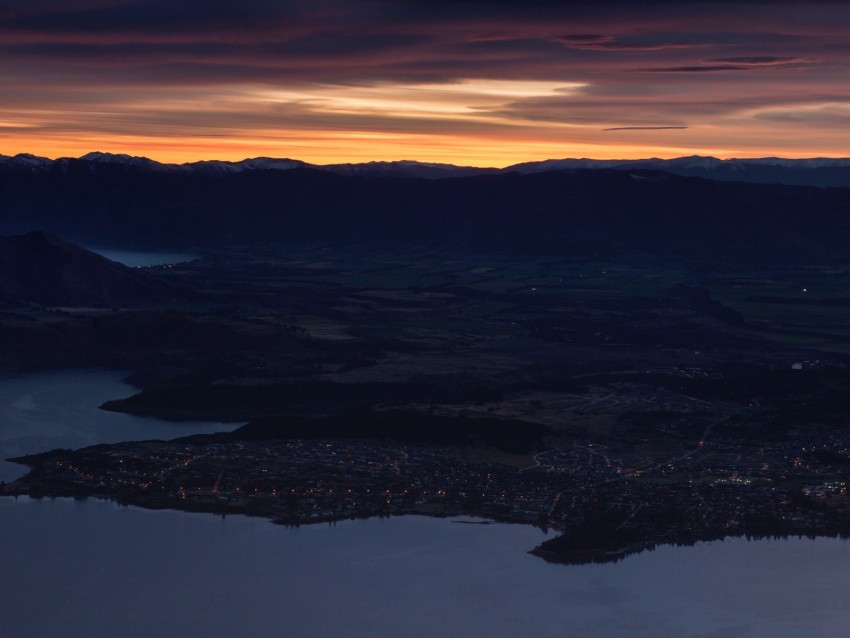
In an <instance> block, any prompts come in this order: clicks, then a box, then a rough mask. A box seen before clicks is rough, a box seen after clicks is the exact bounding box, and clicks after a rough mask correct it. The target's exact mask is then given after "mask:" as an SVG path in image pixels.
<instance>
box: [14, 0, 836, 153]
mask: <svg viewBox="0 0 850 638" xmlns="http://www.w3.org/2000/svg"><path fill="white" fill-rule="evenodd" d="M94 150H97V151H105V152H112V153H127V154H130V155H142V156H146V157H150V158H152V159H156V160H158V161H162V162H176V163H180V162H187V161H197V160H202V159H223V160H240V159H243V158H246V157H259V156H268V157H291V158H295V159H300V160H304V161H308V162H312V163H316V164H329V163H337V162H362V161H370V160H400V159H408V160H419V161H427V162H446V163H452V164H458V165H472V166H500V167H501V166H507V165H510V164H514V163H517V162H522V161H534V160H542V159H548V158H565V157H591V158H597V159H630V158H641V157H665V158H669V157H679V156H684V155H694V154H698V155H714V156H716V157H721V158H730V157H765V156H781V157H847V156H850V2H847V1H844V0H842V1H837V0H836V1H811V0H809V1H806V2H800V1H794V0H787V1H781V0H776V1H767V0H763V1H756V0H751V1H749V2H733V1H729V0H713V1H706V2H693V1H683V0H631V1H624V0H619V1H617V0H584V1H583V2H572V1H569V0H560V1H555V0H550V1H534V0H527V1H524V2H516V1H506V0H470V1H462V0H395V1H387V0H308V1H305V0H300V1H297V2H296V1H290V0H279V1H272V0H239V1H235V0H0V154H5V155H14V154H17V153H33V154H35V155H41V156H46V157H52V158H53V157H68V156H71V157H76V156H79V155H82V154H84V153H87V152H89V151H94Z"/></svg>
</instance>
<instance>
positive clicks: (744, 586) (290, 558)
mask: <svg viewBox="0 0 850 638" xmlns="http://www.w3.org/2000/svg"><path fill="white" fill-rule="evenodd" d="M63 384H70V385H66V386H64V387H65V390H63V391H53V392H52V393H48V394H45V391H44V388H45V386H50V387H54V388H55V387H57V386H62V385H63ZM110 384H111V385H110ZM27 387H28V388H29V390H26V388H27ZM10 388H11V389H10ZM107 390H109V391H115V393H114V394H113V395H112V396H107V397H106V398H115V397H117V396H122V395H125V394H127V392H128V387H127V386H126V385H123V384H121V383H120V381H119V380H118V376H117V375H114V374H112V373H103V372H84V373H76V372H62V373H49V374H46V375H27V376H24V377H13V378H6V379H2V380H0V396H2V397H6V399H4V400H3V401H2V402H0V423H5V422H6V419H7V417H8V416H9V414H10V410H11V413H12V414H13V415H14V416H15V418H16V419H17V422H18V423H19V424H21V423H23V421H22V420H21V418H20V416H21V415H20V410H21V409H23V410H24V411H27V410H28V411H29V412H30V414H31V416H32V417H33V419H34V421H33V426H34V429H35V430H36V431H40V429H41V425H40V424H39V421H38V419H39V418H40V417H39V416H38V415H39V414H41V415H50V418H51V419H53V418H54V417H55V416H56V415H59V414H64V413H67V414H69V415H71V417H72V418H71V419H70V420H69V425H68V426H67V429H68V430H74V429H75V426H74V425H73V424H74V423H77V424H86V423H88V424H89V425H87V426H86V427H85V428H84V430H85V432H84V433H83V434H82V435H81V436H83V437H84V438H89V437H92V436H97V435H98V434H97V433H98V432H100V431H101V430H99V429H97V428H98V427H99V426H96V427H95V426H91V425H90V423H91V422H97V421H99V417H100V416H102V415H106V414H108V413H104V412H102V411H97V410H96V409H94V407H95V406H96V405H97V404H98V403H99V402H100V401H101V400H102V397H103V394H104V393H107V394H108V392H107ZM9 397H17V399H15V400H14V401H12V402H11V403H10V402H9V401H8V398H9ZM87 397H91V398H90V399H87ZM68 401H70V404H68V405H65V403H66V402H68ZM10 406H14V407H11V408H10ZM16 410H18V412H16ZM118 416H120V415H118ZM109 418H111V417H109ZM144 421H146V422H147V425H148V426H149V427H152V428H153V427H170V428H183V429H184V431H183V432H181V433H188V432H185V429H186V428H187V427H193V426H187V425H186V424H161V423H160V424H156V423H154V422H151V420H144ZM18 427H20V425H19V426H18ZM57 427H58V426H57V424H56V423H55V422H54V423H52V424H51V425H48V429H51V428H57ZM91 427H95V430H94V431H92V430H91V429H87V430H86V428H91ZM123 427H124V426H123V425H121V426H113V427H112V429H110V428H107V430H108V431H109V434H110V435H114V436H112V437H111V439H110V440H116V439H120V438H137V437H138V434H139V430H138V429H136V430H132V429H131V430H124V431H123V433H124V434H125V435H126V436H124V437H122V436H119V435H120V434H121V432H118V430H121V429H122V428H123ZM128 427H130V428H134V427H138V424H136V425H130V426H128ZM204 427H212V426H211V424H206V425H205V426H204ZM59 429H60V430H61V431H60V434H61V435H62V436H68V435H69V432H68V431H66V429H65V428H59ZM131 432H132V434H131ZM39 436H40V437H41V438H40V444H45V443H49V437H47V435H46V433H45V432H44V431H41V433H40V435H39ZM157 436H159V435H157ZM464 521H465V523H462V522H455V521H453V520H448V519H429V518H423V517H402V518H393V519H372V520H367V521H349V522H343V523H339V524H337V525H318V526H307V527H302V528H298V529H291V528H284V527H279V526H275V525H273V524H271V523H269V522H268V521H266V520H262V519H251V518H247V517H235V516H231V517H227V518H221V517H220V516H214V515H204V514H188V513H182V512H170V511H156V512H154V511H146V510H142V509H138V508H132V507H120V506H117V505H115V504H113V503H109V502H104V501H98V500H91V499H90V500H86V501H76V500H73V499H55V500H51V499H44V500H31V499H25V498H20V499H17V500H15V499H10V498H4V499H0V591H1V592H2V595H0V635H2V636H4V638H24V637H26V638H32V637H41V636H44V637H52V636H63V637H68V638H76V637H79V638H83V637H85V638H99V637H104V638H105V637H109V638H112V637H114V636H122V637H129V638H135V637H142V636H144V637H149V636H157V637H158V638H172V637H173V638H177V637H180V638H195V637H198V638H200V637H205V638H218V637H221V638H225V637H228V638H229V637H233V636H252V637H266V636H268V637H272V636H274V637H279V636H294V637H302V636H303V637H316V638H319V637H321V638H325V637H337V636H364V637H365V636H369V637H370V638H371V637H373V636H392V637H424V636H450V637H454V636H457V637H464V638H470V637H476V636H487V637H490V636H493V637H509V636H510V637H513V636H523V637H526V636H527V637H550V636H551V637H572V636H575V637H581V638H584V637H600V638H602V637H604V638H617V637H637V636H641V637H644V636H645V637H650V636H651V637H653V638H668V637H669V638H674V637H675V638H683V637H692V638H697V637H700V638H709V637H713V638H720V637H723V638H730V637H742V638H752V637H759V638H760V637H765V638H767V637H770V638H791V637H794V638H796V637H804V636H805V637H808V636H816V637H819V638H832V637H836V638H837V637H838V636H842V637H843V636H846V635H847V627H848V626H850V604H848V592H850V546H848V544H847V543H846V542H843V541H838V540H833V539H818V540H816V541H811V540H807V539H802V540H801V539H791V540H785V541H759V542H747V541H745V540H741V539H733V540H727V541H722V542H714V543H702V544H698V545H696V546H694V547H681V548H676V547H662V548H659V549H657V550H655V551H653V552H644V553H642V554H639V555H636V556H631V557H629V558H628V559H626V560H624V561H621V562H619V563H616V564H608V565H587V566H578V567H576V566H562V565H549V564H547V563H545V562H543V561H541V560H540V559H538V558H535V557H533V556H530V555H528V554H527V553H526V551H527V550H528V549H531V548H532V547H534V546H535V545H537V544H538V543H540V542H541V541H542V540H545V538H546V536H545V535H544V534H543V533H542V532H541V531H540V530H538V529H536V528H533V527H529V526H522V525H505V524H487V525H481V524H467V523H470V522H475V521H472V520H471V519H464Z"/></svg>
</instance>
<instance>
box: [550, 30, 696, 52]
mask: <svg viewBox="0 0 850 638" xmlns="http://www.w3.org/2000/svg"><path fill="white" fill-rule="evenodd" d="M554 41H555V42H557V43H559V44H561V45H563V46H565V47H567V48H571V49H584V50H587V51H615V52H625V51H663V50H665V49H689V48H692V47H694V46H697V45H695V44H693V43H691V42H621V41H619V40H617V39H615V38H614V37H613V36H605V35H589V34H578V35H562V36H557V37H555V38H554Z"/></svg>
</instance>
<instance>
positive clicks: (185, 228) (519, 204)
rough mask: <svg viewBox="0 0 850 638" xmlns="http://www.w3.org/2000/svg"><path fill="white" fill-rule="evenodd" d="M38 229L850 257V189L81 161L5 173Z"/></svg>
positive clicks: (210, 242)
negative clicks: (219, 168)
mask: <svg viewBox="0 0 850 638" xmlns="http://www.w3.org/2000/svg"><path fill="white" fill-rule="evenodd" d="M93 166H96V169H93ZM32 230H44V231H48V232H50V233H53V234H56V235H59V236H62V237H65V238H67V239H68V240H70V241H73V242H76V243H79V244H83V245H100V246H110V247H121V248H134V247H135V248H149V249H177V250H204V249H208V248H216V247H226V246H252V245H260V244H265V245H269V244H273V245H278V246H279V245H282V244H287V243H289V244H310V245H316V244H322V245H338V246H351V245H360V246H364V247H365V246H367V247H369V248H370V249H372V248H375V249H378V250H382V249H387V248H389V249H392V250H396V249H406V248H410V247H420V248H424V249H426V250H448V251H459V252H462V253H464V254H472V253H476V252H488V251H495V252H498V253H500V254H506V255H507V254H513V255H517V256H520V255H544V254H545V255H560V256H564V257H570V258H590V259H593V258H605V257H614V256H616V255H624V254H635V255H645V256H653V257H660V258H673V259H677V260H680V259H699V260H706V261H708V262H714V261H724V262H727V263H728V262H734V263H741V262H748V263H761V264H765V265H767V264H774V265H776V264H789V263H812V262H821V263H822V262H826V261H829V262H837V263H850V242H848V237H850V188H814V187H810V186H785V185H769V184H747V183H740V182H723V181H713V180H707V179H703V178H695V177H681V176H678V175H673V174H671V173H667V172H660V171H651V170H644V169H633V170H621V169H574V170H560V171H548V172H539V173H531V174H523V173H519V172H506V173H495V174H488V175H472V176H467V177H456V178H453V179H416V178H396V177H375V176H369V175H350V176H349V175H340V174H337V173H333V172H330V171H327V170H317V169H313V168H303V167H299V168H293V169H290V170H244V171H238V172H229V171H225V172H221V171H214V172H209V171H200V172H195V171H168V170H149V169H148V168H146V167H144V166H142V167H138V166H127V165H126V164H123V163H117V164H113V163H101V164H96V165H95V164H92V163H91V162H86V161H82V160H69V161H68V162H67V163H66V164H64V165H61V166H57V165H53V166H52V167H51V168H50V169H48V170H46V171H28V170H23V171H7V172H5V173H4V172H3V171H0V233H2V234H20V233H26V232H29V231H32Z"/></svg>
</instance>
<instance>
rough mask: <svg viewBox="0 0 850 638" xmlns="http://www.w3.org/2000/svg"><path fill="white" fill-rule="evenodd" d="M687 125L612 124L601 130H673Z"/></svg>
mask: <svg viewBox="0 0 850 638" xmlns="http://www.w3.org/2000/svg"><path fill="white" fill-rule="evenodd" d="M686 128H688V127H687V126H613V127H611V128H604V129H602V130H603V131H673V130H683V129H686Z"/></svg>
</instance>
